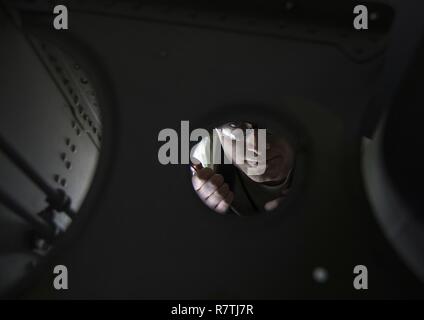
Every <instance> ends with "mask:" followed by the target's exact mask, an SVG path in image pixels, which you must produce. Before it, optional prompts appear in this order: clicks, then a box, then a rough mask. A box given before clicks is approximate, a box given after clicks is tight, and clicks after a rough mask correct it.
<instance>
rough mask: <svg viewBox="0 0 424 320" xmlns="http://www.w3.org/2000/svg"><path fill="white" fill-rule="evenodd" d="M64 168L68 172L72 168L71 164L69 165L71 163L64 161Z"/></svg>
mask: <svg viewBox="0 0 424 320" xmlns="http://www.w3.org/2000/svg"><path fill="white" fill-rule="evenodd" d="M65 167H66V169H68V170H70V169H71V168H72V163H71V161H66V163H65Z"/></svg>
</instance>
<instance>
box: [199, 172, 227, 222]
mask: <svg viewBox="0 0 424 320" xmlns="http://www.w3.org/2000/svg"><path fill="white" fill-rule="evenodd" d="M192 183H193V187H194V189H195V190H196V191H197V194H198V195H199V197H200V198H201V199H202V200H203V202H204V203H205V204H206V205H207V206H208V207H209V208H211V209H213V210H215V211H217V212H218V213H221V214H223V213H225V212H226V211H227V210H228V208H229V206H230V205H231V202H232V201H233V199H234V194H233V193H232V192H231V190H230V187H229V186H228V184H227V183H225V182H224V177H223V176H222V175H220V174H215V173H214V172H213V171H212V170H211V169H209V168H203V169H200V170H199V171H197V172H196V174H195V175H194V176H193V178H192Z"/></svg>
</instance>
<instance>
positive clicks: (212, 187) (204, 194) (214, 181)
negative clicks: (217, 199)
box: [197, 174, 224, 200]
mask: <svg viewBox="0 0 424 320" xmlns="http://www.w3.org/2000/svg"><path fill="white" fill-rule="evenodd" d="M223 184H224V177H223V176H222V175H220V174H214V175H213V176H212V177H211V178H210V179H209V180H208V181H207V182H205V183H204V184H203V185H202V187H201V188H200V189H199V190H198V191H197V192H198V193H199V195H200V197H201V198H202V199H205V200H206V199H207V198H209V197H210V196H211V195H212V194H213V193H214V192H215V191H217V190H218V189H219V188H220V187H221V186H222V185H223Z"/></svg>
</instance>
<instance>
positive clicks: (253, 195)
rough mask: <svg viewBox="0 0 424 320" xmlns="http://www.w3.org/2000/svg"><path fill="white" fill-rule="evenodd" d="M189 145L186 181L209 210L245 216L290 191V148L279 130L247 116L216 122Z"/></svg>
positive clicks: (293, 152)
mask: <svg viewBox="0 0 424 320" xmlns="http://www.w3.org/2000/svg"><path fill="white" fill-rule="evenodd" d="M207 132H208V133H209V134H208V135H205V136H203V137H202V139H201V140H200V141H199V142H198V143H197V144H195V145H194V146H193V147H192V149H191V165H190V170H191V173H192V185H193V188H194V190H195V192H196V193H197V195H198V196H199V198H200V199H201V200H202V202H203V203H204V204H205V205H206V206H207V207H209V208H210V209H212V210H214V211H216V212H217V213H220V214H229V213H235V214H238V215H240V216H251V215H255V214H258V213H263V212H270V211H273V210H275V209H276V208H278V207H279V206H280V205H281V204H282V203H284V201H285V199H286V198H287V197H288V196H289V194H290V193H291V189H292V188H291V187H292V182H293V178H294V176H295V175H296V170H295V163H296V147H295V145H294V144H293V142H292V139H291V138H290V137H289V136H288V135H286V134H285V133H284V132H283V131H280V130H276V129H275V128H270V127H267V126H265V125H263V124H260V123H256V122H254V121H251V120H242V121H229V122H222V123H220V124H218V125H216V126H213V127H211V128H209V129H208V130H207Z"/></svg>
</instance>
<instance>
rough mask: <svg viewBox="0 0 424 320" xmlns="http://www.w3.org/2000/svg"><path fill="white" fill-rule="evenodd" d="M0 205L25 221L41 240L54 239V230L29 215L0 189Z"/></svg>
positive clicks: (39, 219) (35, 216)
mask: <svg viewBox="0 0 424 320" xmlns="http://www.w3.org/2000/svg"><path fill="white" fill-rule="evenodd" d="M0 203H1V204H3V205H4V206H5V207H6V208H8V209H9V210H10V211H12V212H13V213H15V214H16V215H18V216H19V217H21V218H22V219H24V220H25V221H27V222H28V223H29V224H30V225H31V226H32V227H33V229H34V230H35V231H36V232H37V233H38V234H39V235H40V236H42V237H43V238H47V239H51V238H53V237H54V230H53V228H52V227H51V226H49V224H48V223H47V222H46V221H44V220H43V219H41V218H40V217H39V216H38V215H34V214H31V213H29V212H28V211H27V210H26V209H24V208H23V207H22V206H21V205H20V204H19V203H18V202H17V201H16V200H15V199H13V198H12V197H10V196H9V195H7V194H6V193H4V192H3V190H1V189H0Z"/></svg>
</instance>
